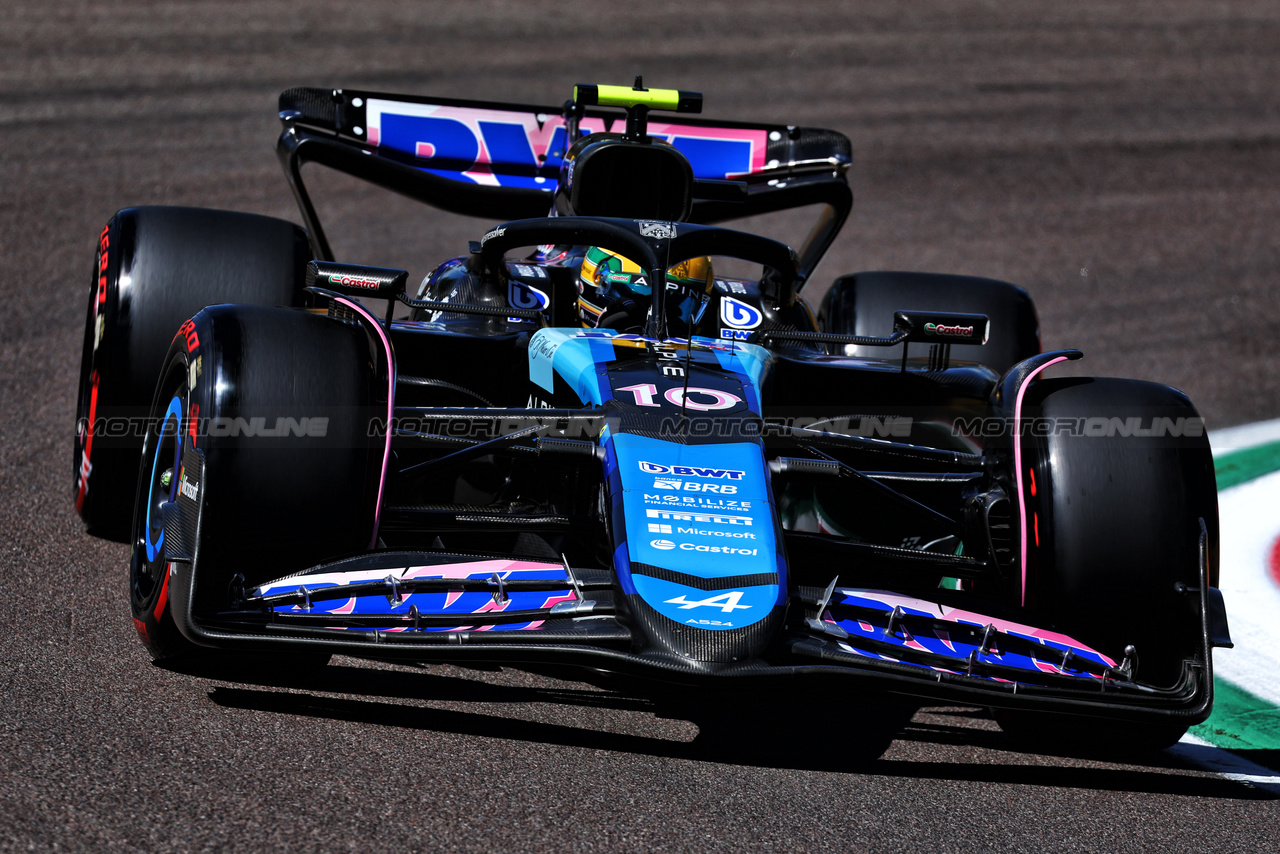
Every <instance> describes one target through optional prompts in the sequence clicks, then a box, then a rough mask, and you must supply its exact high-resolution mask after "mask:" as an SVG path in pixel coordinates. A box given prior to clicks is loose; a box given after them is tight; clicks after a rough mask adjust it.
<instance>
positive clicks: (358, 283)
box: [329, 276, 382, 291]
mask: <svg viewBox="0 0 1280 854" xmlns="http://www.w3.org/2000/svg"><path fill="white" fill-rule="evenodd" d="M329 284H331V285H341V286H342V287H344V288H359V289H360V290H365V291H376V290H377V289H378V288H380V287H382V282H379V281H378V280H376V279H362V278H360V277H359V276H330V277H329Z"/></svg>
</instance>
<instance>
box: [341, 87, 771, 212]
mask: <svg viewBox="0 0 1280 854" xmlns="http://www.w3.org/2000/svg"><path fill="white" fill-rule="evenodd" d="M366 122H367V124H368V128H369V130H368V140H369V143H370V144H371V145H377V146H379V147H382V148H390V149H394V150H396V151H401V152H404V153H406V154H411V155H413V156H415V157H418V158H422V159H424V160H430V161H433V162H431V163H430V164H424V166H425V167H426V168H427V171H429V172H433V173H436V174H439V175H442V176H443V177H446V178H452V179H454V180H464V181H474V182H475V183H477V184H487V185H490V186H502V187H527V188H533V189H547V190H549V189H551V185H553V184H554V182H555V176H557V175H559V173H560V164H561V163H562V162H563V159H564V153H565V148H566V145H565V142H566V136H565V129H564V117H563V116H560V115H556V114H553V113H534V112H523V111H520V110H496V109H489V108H485V107H461V106H445V105H441V104H409V103H404V102H400V101H388V100H385V99H381V98H370V99H369V102H368V107H367V110H366ZM615 123H618V122H616V121H615V120H614V119H612V118H610V119H605V118H602V117H597V116H585V117H583V118H582V120H581V121H580V123H579V127H580V128H581V129H582V131H583V132H584V133H600V132H603V131H608V130H610V129H611V126H612V125H613V124H615ZM768 133H769V131H767V130H765V129H762V128H724V127H697V126H695V125H686V124H674V123H669V122H661V121H653V120H650V122H649V135H650V136H653V137H659V138H662V139H665V140H666V141H668V142H670V143H671V144H672V145H674V146H675V147H676V148H677V149H679V150H680V152H681V153H682V154H684V156H685V157H687V158H688V159H689V163H690V164H691V165H692V166H693V173H694V175H695V177H698V178H720V179H724V178H738V177H741V176H743V175H748V174H751V173H752V172H760V171H762V170H763V169H764V166H765V147H766V145H767V136H768Z"/></svg>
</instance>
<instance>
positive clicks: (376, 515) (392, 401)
mask: <svg viewBox="0 0 1280 854" xmlns="http://www.w3.org/2000/svg"><path fill="white" fill-rule="evenodd" d="M334 300H335V301H336V302H340V303H342V304H343V305H345V306H347V307H348V308H350V309H351V310H352V311H354V312H356V313H357V314H359V315H362V316H363V317H365V318H366V319H368V320H369V322H370V323H371V324H372V325H373V328H374V329H376V330H377V331H378V337H379V338H380V339H382V349H383V350H384V351H385V352H386V354H387V443H386V446H385V447H384V448H383V449H382V472H381V474H380V475H379V476H378V503H377V505H375V506H374V508H373V536H372V537H371V538H370V539H369V548H371V549H373V548H377V547H378V526H379V525H381V523H382V491H383V489H384V488H385V487H386V485H387V464H388V463H389V462H391V419H392V417H393V416H394V415H395V405H396V360H395V357H394V356H393V355H392V353H391V340H390V339H389V338H387V333H386V332H384V331H383V329H382V324H381V323H379V322H378V318H376V317H374V316H373V315H372V314H371V313H370V312H369V310H368V309H367V308H365V307H364V306H362V305H360V304H359V303H356V302H352V301H351V300H349V299H346V298H344V297H334Z"/></svg>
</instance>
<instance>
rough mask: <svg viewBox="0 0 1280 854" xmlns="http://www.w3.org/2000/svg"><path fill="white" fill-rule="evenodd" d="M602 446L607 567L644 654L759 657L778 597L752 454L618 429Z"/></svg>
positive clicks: (768, 506)
mask: <svg viewBox="0 0 1280 854" xmlns="http://www.w3.org/2000/svg"><path fill="white" fill-rule="evenodd" d="M609 448H610V452H609V453H608V456H607V459H608V463H607V465H608V466H609V467H610V469H609V471H608V472H607V475H608V483H609V485H610V490H611V493H612V495H611V498H612V501H613V514H614V515H613V518H614V530H615V532H617V535H615V536H616V537H617V550H616V553H615V565H616V568H617V570H618V577H619V581H620V583H621V585H622V588H623V593H624V595H625V596H626V597H627V599H628V603H629V605H630V607H631V610H632V614H633V616H634V618H635V621H636V624H637V628H639V629H640V631H641V633H642V634H643V635H644V636H645V638H646V639H647V641H648V642H649V645H650V646H651V648H652V649H654V650H655V651H661V652H664V653H667V654H669V655H671V656H673V657H677V658H679V659H683V660H686V661H690V662H726V663H727V662H733V661H745V660H748V659H750V658H753V657H756V656H758V655H759V654H760V653H761V652H762V650H763V648H764V646H765V645H767V643H768V642H769V640H770V638H771V637H772V635H773V633H774V631H775V630H776V628H777V626H778V624H779V623H780V621H781V618H782V612H783V610H784V606H785V589H786V583H785V578H784V573H785V564H784V563H783V560H782V557H781V555H780V554H779V551H778V542H779V539H780V537H779V534H778V531H777V528H776V524H777V523H776V513H775V512H774V507H773V501H772V493H771V489H770V486H769V479H768V478H769V475H768V468H767V467H766V465H765V460H764V455H763V448H762V446H761V445H759V444H758V443H754V442H744V441H736V442H726V443H715V442H706V443H699V444H681V443H677V442H670V441H665V440H662V439H657V438H652V437H650V436H642V435H636V434H630V433H619V434H617V435H615V436H613V437H612V438H611V439H610V440H609Z"/></svg>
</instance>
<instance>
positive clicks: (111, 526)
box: [73, 207, 311, 541]
mask: <svg viewBox="0 0 1280 854" xmlns="http://www.w3.org/2000/svg"><path fill="white" fill-rule="evenodd" d="M310 255H311V252H310V249H309V248H308V245H307V237H306V233H305V232H304V231H303V230H302V229H301V228H299V227H298V226H296V225H294V224H292V223H289V222H285V221H284V220H279V219H273V218H270V217H264V216H257V215H254V214H244V213H233V212H229V211H216V210H204V209H200V208H178V207H138V208H127V209H125V210H122V211H119V212H118V213H117V214H116V215H115V216H113V217H112V218H111V220H110V222H108V223H107V225H106V227H105V228H104V229H103V230H102V233H101V235H100V236H99V238H98V247H97V255H96V257H95V261H94V268H93V278H92V284H91V286H90V289H89V304H88V313H87V317H86V320H85V330H84V346H83V355H82V358H81V367H80V383H79V394H78V399H77V405H76V419H77V429H76V440H75V447H74V460H73V463H74V468H73V477H74V481H73V489H74V495H75V504H76V510H77V512H78V513H79V514H80V516H81V517H82V518H83V520H84V522H85V525H86V527H87V528H88V530H89V532H90V533H91V534H95V535H97V536H103V537H107V538H110V539H116V540H121V541H127V540H128V538H129V523H130V517H129V508H130V506H131V505H130V501H129V498H130V496H132V494H133V488H134V486H135V484H136V483H137V477H138V465H139V462H140V460H141V452H142V438H143V436H142V430H143V429H144V428H143V427H142V425H143V424H145V422H146V418H147V414H148V405H149V404H150V402H151V396H152V393H153V392H154V391H155V388H156V378H157V376H158V374H159V373H160V369H161V367H162V365H163V363H164V358H165V353H166V351H167V349H168V347H169V342H170V341H171V340H172V338H173V334H174V332H176V331H177V329H178V326H179V325H180V324H181V323H182V322H183V321H184V320H186V319H187V318H189V317H190V316H191V315H193V314H195V313H196V312H197V311H199V310H200V309H201V308H203V307H204V306H206V305H212V304H215V303H251V304H259V305H294V306H296V305H301V304H302V303H301V300H302V287H303V284H304V276H305V269H306V263H307V261H308V259H309V258H310Z"/></svg>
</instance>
